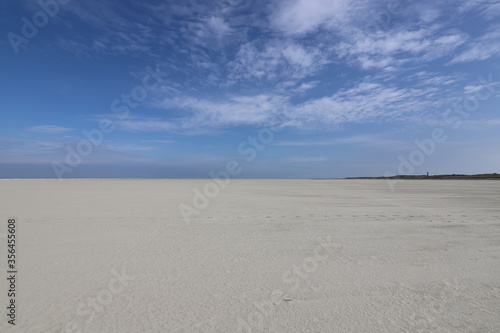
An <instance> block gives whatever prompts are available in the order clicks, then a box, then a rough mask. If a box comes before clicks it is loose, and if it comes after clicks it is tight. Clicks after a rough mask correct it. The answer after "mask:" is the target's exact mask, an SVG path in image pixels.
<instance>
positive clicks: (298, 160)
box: [283, 156, 328, 163]
mask: <svg viewBox="0 0 500 333" xmlns="http://www.w3.org/2000/svg"><path fill="white" fill-rule="evenodd" d="M326 160H328V158H326V157H324V156H319V157H311V156H292V157H287V158H285V159H283V161H284V162H287V163H306V162H324V161H326Z"/></svg>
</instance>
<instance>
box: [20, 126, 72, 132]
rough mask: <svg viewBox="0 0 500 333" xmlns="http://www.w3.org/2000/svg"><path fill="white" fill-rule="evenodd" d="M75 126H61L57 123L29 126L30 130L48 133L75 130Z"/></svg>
mask: <svg viewBox="0 0 500 333" xmlns="http://www.w3.org/2000/svg"><path fill="white" fill-rule="evenodd" d="M73 130H74V129H73V128H67V127H61V126H56V125H40V126H34V127H30V128H28V131H30V132H37V133H46V134H60V133H65V132H71V131H73Z"/></svg>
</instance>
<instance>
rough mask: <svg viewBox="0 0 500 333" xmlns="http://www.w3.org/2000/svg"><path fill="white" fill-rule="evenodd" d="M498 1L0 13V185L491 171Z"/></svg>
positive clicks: (319, 0) (1, 7) (498, 68)
mask: <svg viewBox="0 0 500 333" xmlns="http://www.w3.org/2000/svg"><path fill="white" fill-rule="evenodd" d="M496 2H497V1H473V0H472V1H466V0H454V1H445V0H443V1H439V0H438V1H425V0H424V1H409V0H401V1H373V0H371V1H368V0H358V1H346V0H330V1H327V0H307V1H306V0H291V1H259V0H255V1H251V0H250V1H243V0H224V1H176V2H174V1H134V2H132V1H113V0H109V1H76V0H72V1H67V0H60V1H59V2H57V1H56V0H42V1H27V0H22V1H3V2H1V3H0V27H1V31H2V39H1V40H0V48H1V63H0V66H1V73H2V81H1V86H0V88H1V90H0V102H1V104H0V105H1V109H2V112H1V113H0V124H1V134H0V177H2V178H9V177H15V178H23V177H61V178H73V177H185V178H188V177H207V178H208V177H209V173H210V172H211V171H212V172H218V171H220V170H223V169H224V168H225V166H226V163H227V162H228V161H230V160H236V161H238V163H239V165H240V166H241V170H242V171H241V173H240V174H238V177H247V178H255V177H258V178H314V177H318V178H323V177H348V176H380V175H384V174H386V175H390V174H398V173H407V174H423V173H425V172H426V171H429V172H430V173H431V174H438V173H483V172H498V171H499V170H500V154H499V152H500V148H499V147H500V145H499V142H500V140H499V139H500V130H499V129H500V114H499V111H500V110H499V107H498V106H499V100H500V84H499V83H498V81H500V62H499V60H500V20H499V18H500V3H496ZM252 138H253V139H252Z"/></svg>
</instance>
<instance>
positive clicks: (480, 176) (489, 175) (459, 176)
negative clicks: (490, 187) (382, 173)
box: [344, 173, 500, 180]
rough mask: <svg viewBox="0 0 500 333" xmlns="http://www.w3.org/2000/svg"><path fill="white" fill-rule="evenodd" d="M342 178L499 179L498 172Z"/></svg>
mask: <svg viewBox="0 0 500 333" xmlns="http://www.w3.org/2000/svg"><path fill="white" fill-rule="evenodd" d="M344 179H467V180H478V179H480V180H481V179H482V180H500V174H498V173H482V174H476V175H464V174H451V175H429V176H427V175H396V176H391V177H346V178H344Z"/></svg>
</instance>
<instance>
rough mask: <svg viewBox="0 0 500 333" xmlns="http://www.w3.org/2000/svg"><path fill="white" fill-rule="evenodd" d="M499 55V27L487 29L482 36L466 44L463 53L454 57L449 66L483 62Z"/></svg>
mask: <svg viewBox="0 0 500 333" xmlns="http://www.w3.org/2000/svg"><path fill="white" fill-rule="evenodd" d="M499 55H500V25H499V24H497V25H495V26H493V27H491V28H490V29H489V31H488V32H486V33H485V34H484V35H483V36H481V37H479V38H477V39H476V40H474V41H473V42H472V43H470V44H468V45H467V46H466V48H465V50H464V51H462V52H461V53H460V54H458V55H457V56H455V57H454V58H453V59H452V60H451V62H450V64H456V63H462V62H470V61H478V60H485V59H488V58H491V57H494V56H499Z"/></svg>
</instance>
